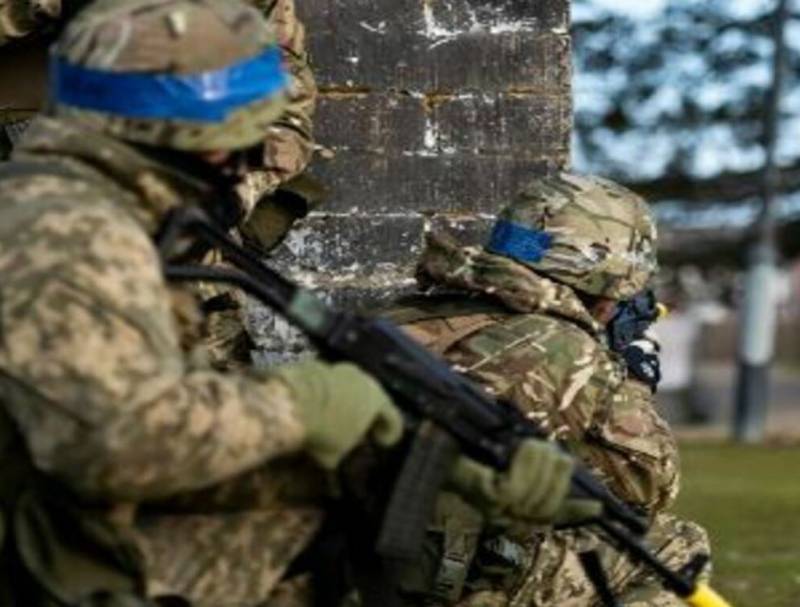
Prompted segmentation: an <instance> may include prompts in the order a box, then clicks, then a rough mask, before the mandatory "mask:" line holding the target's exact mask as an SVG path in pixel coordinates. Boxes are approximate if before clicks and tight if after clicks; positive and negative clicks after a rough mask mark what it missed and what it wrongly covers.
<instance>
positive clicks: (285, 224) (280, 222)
mask: <svg viewBox="0 0 800 607" xmlns="http://www.w3.org/2000/svg"><path fill="white" fill-rule="evenodd" d="M305 214H306V212H305V207H304V206H302V207H299V208H298V207H297V206H293V205H291V204H287V202H286V201H285V200H283V199H282V198H280V197H278V196H275V195H274V194H271V195H268V196H265V197H263V198H262V199H261V200H259V201H258V203H256V206H255V208H254V209H253V210H252V212H251V213H250V216H249V217H248V218H247V220H246V221H245V222H244V225H242V236H244V237H245V240H246V241H247V242H248V243H249V244H251V245H253V246H255V247H257V248H258V249H259V250H261V251H263V252H264V253H268V252H269V251H271V250H272V249H274V248H275V247H277V246H278V245H279V244H280V243H281V242H283V239H284V238H285V237H286V235H287V234H288V233H289V230H291V229H292V226H293V225H294V222H295V221H297V220H298V219H300V218H301V217H303V216H305Z"/></svg>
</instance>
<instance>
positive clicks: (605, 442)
mask: <svg viewBox="0 0 800 607" xmlns="http://www.w3.org/2000/svg"><path fill="white" fill-rule="evenodd" d="M589 436H590V438H591V440H590V441H588V443H587V445H586V447H585V448H584V449H585V451H584V453H582V456H583V457H584V458H585V459H587V460H588V461H590V462H591V464H592V467H593V468H594V469H595V470H596V471H598V472H599V473H600V474H601V475H602V476H603V477H604V478H605V479H606V482H607V483H608V484H609V486H611V488H612V489H613V490H614V492H615V493H617V494H618V495H619V496H620V497H621V498H622V499H624V500H625V501H627V502H628V503H631V504H635V505H638V506H640V507H641V508H643V509H644V510H645V511H647V512H648V513H650V514H651V515H652V514H655V513H657V512H661V511H663V510H665V509H666V508H667V507H668V506H669V505H671V504H672V502H674V500H675V497H676V496H677V493H678V485H679V480H680V479H679V469H680V466H679V461H678V449H677V445H676V442H675V437H674V435H673V434H672V432H671V430H670V428H669V426H668V424H667V423H666V422H665V421H664V420H663V419H662V418H661V416H659V414H658V412H657V411H656V409H655V402H654V397H653V395H652V393H651V391H650V388H649V387H648V386H646V385H644V384H643V383H641V382H638V381H635V380H631V379H627V380H625V381H624V382H623V383H622V384H621V385H620V386H619V387H618V388H616V389H615V390H613V391H612V392H611V393H610V394H609V398H608V400H607V401H606V406H603V407H601V408H600V409H598V412H597V416H596V418H595V421H594V423H593V425H592V428H591V430H590V432H589Z"/></svg>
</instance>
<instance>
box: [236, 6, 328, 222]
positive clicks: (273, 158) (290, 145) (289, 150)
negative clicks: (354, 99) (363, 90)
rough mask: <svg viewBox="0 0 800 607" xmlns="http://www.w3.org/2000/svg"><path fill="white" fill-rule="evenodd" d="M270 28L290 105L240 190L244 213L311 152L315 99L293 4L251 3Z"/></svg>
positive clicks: (298, 168) (295, 172)
mask: <svg viewBox="0 0 800 607" xmlns="http://www.w3.org/2000/svg"><path fill="white" fill-rule="evenodd" d="M253 1H254V3H255V4H256V5H257V6H259V8H261V9H262V10H264V11H265V13H266V15H267V17H268V19H269V21H270V23H271V24H273V25H274V27H275V30H276V32H277V35H278V42H279V44H280V46H281V49H282V51H283V57H284V62H285V65H286V67H287V70H288V72H289V75H290V78H291V86H290V89H289V97H290V103H289V107H288V108H287V110H286V111H285V112H284V114H283V116H282V117H281V118H280V119H279V120H278V121H277V122H275V123H273V124H272V125H271V126H270V127H269V130H268V132H267V134H266V137H265V139H264V155H263V168H262V169H261V170H253V171H252V172H251V173H250V174H249V175H248V176H247V179H246V180H245V185H244V186H243V187H242V188H241V189H240V191H241V193H242V197H243V199H244V202H245V204H246V205H247V207H248V210H251V209H252V208H253V206H254V205H255V203H256V202H257V201H258V200H259V199H260V198H261V197H262V196H264V195H265V194H269V193H271V192H272V191H274V190H275V188H276V187H278V185H280V184H281V183H284V182H286V181H288V180H289V179H291V178H292V177H295V176H297V175H298V174H300V173H302V172H303V171H304V170H305V168H306V166H307V165H308V163H309V161H310V160H311V156H312V154H313V151H314V140H313V136H312V118H313V114H314V106H315V103H316V97H317V86H316V82H315V81H314V74H313V72H312V71H311V66H310V65H309V59H308V53H307V51H306V34H305V28H304V26H303V24H302V23H301V22H300V21H299V20H298V18H297V14H296V12H295V4H294V0H271V1H268V0H253Z"/></svg>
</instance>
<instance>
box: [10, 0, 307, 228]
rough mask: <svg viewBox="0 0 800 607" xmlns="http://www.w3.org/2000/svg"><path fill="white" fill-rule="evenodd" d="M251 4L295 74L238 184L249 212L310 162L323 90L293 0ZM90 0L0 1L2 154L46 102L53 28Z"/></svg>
mask: <svg viewBox="0 0 800 607" xmlns="http://www.w3.org/2000/svg"><path fill="white" fill-rule="evenodd" d="M248 3H249V4H252V5H253V6H255V7H256V8H257V9H259V11H261V13H262V14H263V15H264V16H265V17H266V19H267V21H268V22H269V24H270V27H272V28H273V30H274V32H275V34H276V36H277V39H278V44H279V45H280V48H281V53H282V56H283V59H284V61H285V63H286V66H287V69H288V72H289V76H290V84H289V89H288V99H289V103H288V104H286V105H285V108H284V110H283V113H282V114H281V116H280V117H279V118H278V119H276V120H274V121H273V122H272V123H271V124H270V125H269V127H267V128H266V129H265V130H264V132H263V133H262V136H263V141H264V145H263V148H262V149H261V150H260V153H259V155H260V157H261V162H257V163H254V166H251V167H250V171H249V172H248V174H247V176H246V178H245V180H244V183H243V184H242V185H241V186H240V187H239V191H240V193H241V195H242V200H243V201H244V203H245V210H246V212H247V213H248V214H249V213H252V211H254V210H255V208H256V206H257V203H258V201H260V200H262V199H263V198H264V197H265V196H267V197H268V196H269V195H270V194H271V193H272V192H273V191H274V190H275V189H276V188H277V187H278V186H279V185H281V184H282V183H286V182H287V181H290V180H291V179H292V178H294V177H296V176H297V175H299V174H300V173H302V172H303V171H304V170H305V168H306V166H307V165H308V163H309V161H310V160H311V156H312V154H313V150H314V141H313V138H312V117H313V113H314V106H315V101H316V96H317V88H316V83H315V81H314V75H313V73H312V71H311V68H310V65H309V59H308V53H307V51H306V35H305V28H304V27H303V24H302V23H301V22H300V20H299V19H298V18H297V13H296V10H295V5H294V0H248ZM87 4H89V0H0V48H2V51H1V52H2V53H3V61H2V62H0V125H5V128H0V130H2V131H5V133H4V135H3V136H0V140H2V141H0V160H2V159H3V157H4V156H5V155H7V153H8V152H9V151H10V146H9V144H10V143H12V141H11V140H12V139H13V140H14V141H16V140H17V139H18V137H19V135H20V134H21V132H22V130H23V127H24V125H26V124H27V123H28V121H29V119H30V118H31V117H32V116H33V115H34V114H35V113H36V112H37V111H39V110H40V109H41V108H42V107H43V106H44V101H45V98H46V83H47V80H46V78H47V44H48V43H49V42H50V41H51V40H52V34H53V33H54V32H56V31H57V30H58V28H59V27H61V26H62V24H63V22H64V21H65V20H66V19H68V18H69V16H70V15H72V14H74V13H75V12H76V11H77V10H79V9H80V8H82V7H84V6H86V5H87ZM23 75H24V76H23ZM3 151H5V154H4V153H3ZM267 206H268V205H267ZM301 211H302V210H298V213H299V212H301ZM272 212H273V213H275V212H277V211H274V210H273V211H272ZM260 213H269V209H267V208H266V207H265V208H263V209H260V210H259V214H260ZM253 222H254V223H253V225H252V226H251V228H250V229H251V231H254V232H258V231H259V230H260V229H266V228H265V227H264V226H265V224H269V220H268V218H264V219H259V218H258V217H256V218H254V219H253Z"/></svg>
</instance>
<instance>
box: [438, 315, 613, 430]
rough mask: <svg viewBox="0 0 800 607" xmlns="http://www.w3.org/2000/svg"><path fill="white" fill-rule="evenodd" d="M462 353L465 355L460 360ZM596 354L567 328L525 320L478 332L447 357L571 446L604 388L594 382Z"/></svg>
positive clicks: (537, 318) (589, 342)
mask: <svg viewBox="0 0 800 607" xmlns="http://www.w3.org/2000/svg"><path fill="white" fill-rule="evenodd" d="M464 351H469V353H470V356H469V357H467V358H466V359H464V357H463V356H462V352H464ZM598 351H599V347H598V344H597V343H596V342H595V341H594V340H593V339H592V338H591V337H590V336H589V335H587V334H586V333H585V332H583V331H582V330H580V329H579V328H577V327H574V326H573V325H571V324H569V323H566V322H563V321H561V320H559V319H555V318H550V317H546V316H542V315H525V316H515V317H513V318H511V319H510V320H507V321H503V322H500V323H497V324H495V325H494V326H492V327H490V328H488V329H484V330H482V331H480V332H479V333H478V334H477V335H476V336H475V337H471V338H470V339H468V340H467V341H466V343H465V344H463V345H462V346H460V347H459V348H457V349H456V351H454V352H452V353H451V354H450V356H449V358H450V359H451V362H453V363H455V364H457V365H458V366H460V367H465V368H467V369H468V370H469V371H470V375H472V376H473V377H474V378H475V379H477V380H478V381H479V382H481V383H482V384H484V385H485V386H488V387H489V388H490V389H491V390H492V391H493V392H494V393H495V394H496V395H497V396H500V397H503V398H507V399H509V400H510V401H512V402H513V403H514V404H515V405H517V406H518V407H519V408H520V409H522V411H523V412H524V413H525V414H526V415H527V416H528V417H529V418H531V419H532V420H533V421H535V422H536V423H537V424H539V425H540V426H541V427H542V428H543V429H544V430H545V431H547V432H548V433H549V434H550V435H551V437H553V438H558V439H559V440H564V441H573V440H582V438H583V435H584V433H585V432H586V430H587V429H588V428H589V426H590V424H591V421H592V419H593V418H594V415H595V409H596V407H597V402H598V394H599V393H601V392H602V391H603V390H604V389H605V385H604V384H602V383H598V377H600V374H599V373H598V366H599V365H601V364H602V362H603V360H602V358H601V357H599V356H598ZM476 354H477V355H478V356H476Z"/></svg>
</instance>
